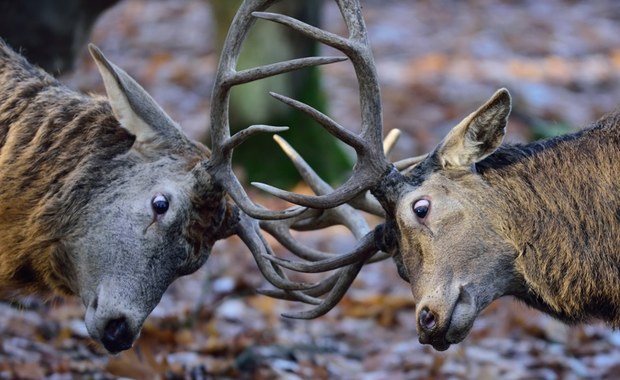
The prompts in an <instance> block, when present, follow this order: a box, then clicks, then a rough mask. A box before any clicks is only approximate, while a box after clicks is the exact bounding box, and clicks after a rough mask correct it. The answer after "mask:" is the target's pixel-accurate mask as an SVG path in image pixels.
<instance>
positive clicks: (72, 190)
mask: <svg viewBox="0 0 620 380" xmlns="http://www.w3.org/2000/svg"><path fill="white" fill-rule="evenodd" d="M133 140H134V137H133V136H132V135H130V134H129V133H128V132H127V131H125V130H124V129H123V128H120V127H119V125H118V122H117V121H116V119H115V118H114V116H113V115H112V112H111V109H110V106H109V104H108V103H107V101H106V100H105V99H93V98H89V97H85V96H82V95H80V94H77V93H75V92H72V91H71V90H69V89H67V88H65V87H63V86H62V85H61V84H60V83H58V82H57V81H56V80H55V79H54V78H52V77H51V76H49V75H47V74H46V73H44V72H43V71H41V70H39V69H36V68H33V67H32V66H30V65H29V64H28V63H27V62H26V61H25V60H24V59H23V58H22V57H21V56H19V55H17V54H15V53H14V52H13V51H12V50H11V49H10V48H8V47H6V45H4V44H3V43H1V42H0V184H1V186H0V204H1V205H2V211H1V212H0V231H2V233H1V234H0V296H3V297H10V296H12V295H13V294H16V293H33V292H36V293H44V294H45V293H49V292H56V293H61V294H63V293H64V294H71V293H74V291H75V289H72V287H73V286H72V284H74V280H73V279H72V278H70V277H71V276H72V273H73V270H72V268H71V267H70V262H71V260H70V258H69V257H67V252H66V251H65V250H64V249H63V247H62V237H63V236H64V235H65V234H67V233H68V228H69V226H70V225H71V221H72V219H73V218H74V216H75V215H77V213H79V211H80V210H81V208H82V207H83V206H84V205H85V204H86V203H87V202H88V201H89V199H90V197H91V196H92V193H93V192H94V191H96V189H97V187H98V184H100V183H102V182H104V181H109V180H110V178H109V176H110V175H111V174H110V173H113V172H115V170H114V165H129V164H130V162H129V161H126V160H125V161H119V160H117V161H115V160H114V158H115V157H117V156H119V155H121V154H124V153H126V152H127V151H128V150H129V149H130V147H131V146H132V144H133ZM103 163H107V164H105V165H103ZM104 168H105V170H104Z"/></svg>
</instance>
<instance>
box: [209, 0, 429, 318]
mask: <svg viewBox="0 0 620 380" xmlns="http://www.w3.org/2000/svg"><path fill="white" fill-rule="evenodd" d="M273 2H274V0H246V1H245V2H244V3H243V4H242V5H241V7H240V8H239V11H238V12H237V14H236V16H235V18H234V20H233V22H232V25H231V28H230V31H229V34H228V36H227V38H226V42H225V43H224V48H223V55H222V57H221V60H220V63H219V66H218V71H217V74H216V79H215V86H214V91H213V96H212V113H211V123H212V129H213V130H212V144H213V157H212V158H211V165H213V167H214V170H212V172H213V173H214V175H215V176H216V177H217V179H219V181H220V183H222V184H223V185H224V186H225V188H226V189H227V191H228V193H229V194H230V196H231V198H232V199H233V200H234V202H235V204H236V205H237V206H238V207H239V208H240V209H241V210H242V211H243V212H244V213H245V214H240V216H239V222H238V223H237V224H236V231H235V233H237V234H238V235H239V236H240V237H241V238H242V240H243V241H244V242H245V244H246V245H247V246H248V247H249V248H250V250H251V251H252V254H253V255H254V257H255V259H256V261H257V263H258V266H259V268H260V270H261V272H262V273H263V275H264V276H265V277H266V278H267V280H268V281H269V282H271V283H272V284H273V285H274V286H276V287H277V288H279V289H278V290H262V291H261V292H262V293H264V294H267V295H270V296H274V297H278V298H284V299H291V300H297V301H301V302H305V303H309V304H312V305H315V308H314V309H311V310H309V311H304V312H300V313H292V314H287V316H289V317H295V318H314V317H317V316H320V315H322V314H324V313H326V312H328V311H329V310H330V309H332V308H333V307H334V306H335V305H336V304H337V303H338V301H339V300H340V299H341V298H342V296H343V295H344V293H345V292H346V290H347V289H348V288H349V286H350V285H351V283H352V282H353V280H354V279H355V277H356V276H357V274H358V273H359V271H360V270H361V268H362V266H363V265H364V264H365V263H367V262H372V261H378V260H382V259H385V258H387V257H389V255H387V254H385V253H382V252H379V248H378V247H379V245H378V244H377V233H376V231H377V228H378V229H381V227H375V229H371V228H370V227H369V225H368V223H367V222H366V220H365V219H364V217H363V215H362V214H361V212H360V211H359V210H363V211H366V212H369V213H371V214H375V215H379V216H384V210H383V208H382V207H381V205H380V204H379V202H378V201H377V200H376V199H374V198H373V197H372V196H371V195H370V194H369V190H372V189H373V188H376V187H377V186H378V185H379V183H380V181H382V179H383V178H385V177H386V176H387V175H388V174H389V173H392V172H395V171H396V170H397V169H398V170H401V169H406V168H408V167H410V166H411V165H412V164H414V163H415V162H417V161H419V159H418V158H413V159H409V160H403V161H401V162H398V163H396V164H392V163H391V162H390V161H389V160H388V159H387V158H386V153H385V152H384V149H385V150H389V149H390V147H391V146H393V144H394V142H395V140H396V139H397V133H396V134H391V135H389V136H388V138H386V141H385V142H384V141H383V139H382V133H383V121H382V111H381V96H380V91H379V83H378V79H377V74H376V69H375V65H374V59H373V56H372V52H371V49H370V45H369V43H368V37H367V32H366V27H365V25H364V21H363V18H362V15H361V7H360V4H359V0H336V2H337V4H338V7H339V8H340V12H341V14H342V16H343V18H344V20H345V24H346V26H347V28H348V31H349V36H348V37H347V38H345V37H341V36H339V35H336V34H333V33H329V32H326V31H324V30H321V29H319V28H316V27H314V26H311V25H308V24H305V23H303V22H301V21H299V20H296V19H294V18H291V17H288V16H284V15H280V14H274V13H266V12H262V11H263V10H264V9H266V8H267V7H268V6H269V5H271V4H272V3H273ZM256 18H260V19H265V20H270V21H273V22H277V23H280V24H283V25H286V26H288V27H290V28H291V29H293V30H295V31H296V32H299V33H301V34H303V35H305V36H307V37H309V38H313V39H315V40H317V41H319V42H322V43H324V44H326V45H328V46H331V47H333V48H335V49H337V50H340V51H341V52H343V53H344V54H345V55H346V57H347V58H348V59H349V60H350V61H351V62H352V64H353V67H354V68H355V73H356V76H357V78H358V83H359V93H360V108H361V132H360V133H359V134H356V133H353V132H351V131H349V130H348V129H346V128H344V127H343V126H341V125H339V124H338V123H337V122H336V121H334V120H333V119H331V118H330V117H329V116H327V115H325V114H323V113H322V112H320V111H318V110H316V109H314V108H312V107H311V106H308V105H306V104H304V103H301V102H299V101H297V100H294V99H291V98H289V97H286V96H283V95H279V94H275V93H271V95H272V96H273V97H274V98H276V99H277V100H279V101H281V102H283V103H285V104H287V105H289V106H291V107H293V108H295V109H297V110H299V111H301V112H303V113H305V114H307V115H308V116H310V117H311V118H312V119H314V120H315V121H316V122H318V123H319V124H320V125H321V126H322V127H323V128H325V129H326V130H327V131H328V132H329V133H331V134H332V135H334V136H335V137H336V138H338V139H339V140H341V141H342V142H344V143H345V144H347V145H349V146H351V147H352V148H353V149H354V150H355V152H356V154H357V163H356V165H355V167H354V168H353V173H352V175H351V177H350V178H349V179H348V180H347V181H346V182H345V183H344V184H343V185H342V186H340V187H339V188H337V189H336V190H334V189H332V188H331V187H330V186H329V185H328V184H327V183H325V182H324V181H323V180H322V179H321V178H320V177H319V176H318V175H317V174H316V173H315V172H314V171H313V170H312V169H311V168H310V167H309V166H308V164H307V163H306V162H305V161H304V160H303V159H302V158H301V157H300V156H299V155H298V154H297V153H296V152H295V151H294V150H293V149H292V147H290V146H289V145H288V144H287V143H286V142H284V140H282V139H280V138H278V137H276V141H277V142H278V143H279V144H280V146H281V147H282V148H283V149H284V151H285V153H286V154H287V155H288V156H289V157H290V158H291V159H292V161H293V163H294V165H295V166H296V167H297V169H298V171H299V172H300V174H301V175H302V177H303V178H304V180H305V181H306V182H307V183H308V184H309V185H310V187H311V188H312V190H313V191H314V193H315V194H316V195H315V196H306V195H300V194H296V193H291V192H287V191H283V190H280V189H277V188H274V187H271V186H269V185H265V184H259V183H256V184H255V185H256V186H257V187H258V188H260V189H263V190H265V191H266V192H268V193H271V194H273V195H275V196H277V197H280V198H282V199H284V200H287V201H290V202H292V203H294V204H296V205H298V206H296V207H293V208H290V209H287V210H284V211H271V210H267V209H265V208H263V207H261V206H259V205H256V204H255V203H254V202H252V201H251V200H250V199H249V197H248V196H247V194H246V193H245V191H244V190H243V188H242V186H241V185H240V183H239V181H238V180H237V178H236V177H235V175H234V174H233V172H232V164H231V157H232V151H233V149H234V148H235V147H236V146H237V145H239V144H240V143H241V142H243V141H244V140H245V139H247V138H248V137H250V136H251V135H253V134H255V133H260V132H267V133H273V132H279V131H282V130H284V129H285V128H283V127H273V126H265V125H256V126H251V127H249V128H247V129H245V130H243V131H241V132H238V133H237V134H235V135H234V136H232V137H231V136H230V128H229V120H228V108H229V94H230V89H231V88H232V87H233V86H236V85H239V84H243V83H247V82H251V81H254V80H258V79H262V78H266V77H269V76H272V75H277V74H281V73H285V72H288V71H291V70H296V69H300V68H305V67H310V66H316V65H323V64H328V63H334V62H339V61H342V60H345V59H346V58H343V57H307V58H301V59H294V60H289V61H285V62H280V63H274V64H271V65H266V66H262V67H257V68H252V69H248V70H244V71H236V70H235V66H236V62H237V59H238V56H239V52H240V50H241V46H242V43H243V40H244V39H245V36H246V34H247V33H248V30H249V28H250V27H251V25H252V24H253V23H254V22H255V19H256ZM395 167H396V168H397V169H395ZM248 216H249V217H248ZM250 217H251V218H250ZM252 218H256V219H260V222H258V221H256V220H254V219H252ZM333 225H344V226H345V227H346V228H347V229H349V230H350V231H351V232H352V234H353V235H354V237H355V238H356V239H358V244H357V246H356V247H355V248H354V249H352V250H351V251H350V252H348V253H344V254H339V255H334V254H333V253H327V252H321V251H319V250H316V249H313V248H310V247H307V246H304V245H303V244H301V243H299V242H298V241H296V240H295V238H294V237H293V236H292V234H291V230H298V231H303V230H316V229H322V228H326V227H329V226H333ZM259 228H262V229H263V230H265V231H267V232H268V233H270V234H271V235H272V236H274V237H275V238H276V240H278V241H279V242H280V243H281V244H282V245H283V246H284V247H286V248H288V249H289V250H290V251H291V252H292V253H293V254H295V255H296V256H298V257H300V258H301V259H303V260H306V261H309V263H294V262H290V261H286V260H282V259H279V258H277V257H275V256H274V255H273V252H272V250H271V248H270V247H269V245H268V244H267V243H266V241H265V239H264V238H263V236H262V235H261V233H260V231H259ZM280 266H281V267H285V268H289V269H292V270H297V271H302V272H323V271H328V270H333V269H338V271H337V272H336V273H335V274H333V275H331V276H330V277H328V278H326V279H325V280H323V281H321V282H319V283H318V284H300V283H294V282H291V281H289V280H288V279H287V278H286V277H285V275H284V273H283V272H282V270H281V269H280ZM323 296H325V297H324V298H320V297H323Z"/></svg>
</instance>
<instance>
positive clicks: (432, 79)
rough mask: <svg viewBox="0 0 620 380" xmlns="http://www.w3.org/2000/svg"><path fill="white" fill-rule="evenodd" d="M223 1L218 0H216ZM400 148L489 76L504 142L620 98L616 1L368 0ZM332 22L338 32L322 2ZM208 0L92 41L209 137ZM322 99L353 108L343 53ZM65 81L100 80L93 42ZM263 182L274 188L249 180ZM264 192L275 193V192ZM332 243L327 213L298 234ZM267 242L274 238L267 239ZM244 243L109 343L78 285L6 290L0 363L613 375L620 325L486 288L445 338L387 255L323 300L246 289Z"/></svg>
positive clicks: (228, 247) (454, 113)
mask: <svg viewBox="0 0 620 380" xmlns="http://www.w3.org/2000/svg"><path fill="white" fill-rule="evenodd" d="M215 1H217V0H215ZM363 4H364V16H365V18H366V20H367V23H368V27H369V35H370V39H371V43H372V45H373V48H374V52H375V56H376V62H377V67H378V72H379V76H380V78H381V86H382V92H383V99H384V118H385V127H386V130H387V129H391V128H400V129H402V130H403V132H404V134H403V138H402V139H401V141H400V142H399V145H398V146H397V148H396V150H395V152H394V157H395V158H402V157H405V156H410V155H416V154H419V153H423V152H425V151H428V150H429V149H432V147H433V145H434V144H436V143H437V142H438V141H439V139H440V138H441V137H442V136H443V135H444V134H445V133H446V131H447V130H449V128H450V127H451V126H453V125H454V124H455V123H456V122H457V121H458V120H459V119H460V118H462V117H464V116H466V115H467V114H468V113H469V112H471V111H473V110H474V109H475V108H476V107H477V106H478V105H479V104H481V103H482V102H484V101H485V100H486V99H487V98H488V97H489V96H490V95H491V94H492V93H493V92H494V91H495V89H497V88H500V87H507V88H508V89H509V90H510V92H511V94H512V95H513V99H514V103H515V106H514V112H513V117H512V118H511V121H510V124H509V127H508V129H509V136H508V139H509V140H510V141H525V140H529V139H532V138H538V137H544V136H549V135H553V134H556V133H560V132H564V131H566V130H572V129H577V128H579V127H581V126H585V125H587V124H588V123H590V122H592V121H594V120H596V119H597V118H599V117H600V116H602V115H603V114H604V113H606V112H611V111H613V110H614V109H615V108H616V107H617V105H618V104H620V39H619V38H618V36H619V35H620V22H619V21H620V3H619V2H616V1H613V0H608V1H598V2H576V1H571V0H549V1H545V2H541V1H535V0H530V1H484V0H472V1H467V2H464V1H457V0H441V1H416V2H411V1H404V0H402V1H396V0H391V1H378V0H368V1H363ZM324 12H325V20H324V22H325V26H326V28H327V29H329V30H332V31H335V32H339V33H343V27H342V23H341V22H340V21H339V18H338V12H337V9H336V7H335V6H334V5H333V4H332V3H331V1H326V2H325V7H324ZM211 27H212V15H211V12H210V9H209V4H208V2H206V1H199V0H174V1H172V0H165V1H163V0H162V1H150V2H149V1H146V0H124V1H122V2H121V4H120V5H118V6H117V7H115V8H113V9H111V10H110V11H109V12H107V13H106V14H105V15H104V16H103V17H102V18H101V19H100V20H99V22H98V23H97V25H96V27H95V30H94V32H93V36H92V40H93V42H95V43H96V44H97V45H99V46H100V48H101V49H102V50H103V51H104V52H105V53H106V55H107V56H108V58H110V59H111V60H112V61H114V62H115V63H116V64H117V65H119V66H121V67H123V68H124V69H125V70H126V71H128V72H129V73H130V74H132V75H133V76H134V77H135V78H136V79H137V80H138V81H139V82H140V83H142V84H143V85H144V87H145V88H147V90H148V91H150V92H151V93H152V94H153V96H154V97H155V99H157V100H158V101H159V102H160V103H161V104H162V106H163V108H165V109H166V110H167V111H168V112H169V113H170V114H171V116H172V117H173V118H174V119H175V120H177V121H178V122H179V123H180V124H181V126H182V127H183V128H184V129H185V130H186V131H187V133H189V134H190V135H191V136H193V137H194V138H197V139H204V138H205V136H206V135H207V128H208V111H209V94H210V91H211V86H212V80H213V73H214V70H215V64H216V62H217V54H216V52H215V51H214V46H215V42H214V41H213V38H212V35H213V32H212V28H211ZM324 73H325V84H324V86H325V89H326V91H327V93H328V94H329V96H330V99H331V100H330V105H331V110H330V114H331V115H332V116H333V117H334V118H335V119H337V120H339V121H340V122H341V123H342V124H344V125H347V126H349V127H351V128H352V129H355V126H356V125H358V117H357V112H358V111H357V110H358V106H357V101H358V100H357V97H356V96H357V90H356V83H355V78H354V76H353V75H352V70H351V69H350V68H349V67H348V66H347V65H346V64H338V65H333V66H330V67H326V68H325V70H324ZM62 80H63V81H65V82H66V83H68V84H69V85H70V86H72V87H74V88H76V89H80V90H83V91H87V92H101V91H102V85H101V80H100V79H99V77H98V75H97V73H96V69H95V67H94V64H93V63H92V62H91V61H90V59H89V57H87V55H86V54H84V55H83V57H82V58H81V60H80V65H79V67H78V69H77V70H76V72H75V73H73V74H71V75H70V76H67V77H64V78H62ZM257 197H259V198H257V199H260V200H261V201H264V202H271V201H268V200H267V199H264V198H261V197H260V196H258V195H257ZM271 204H272V203H271ZM300 238H301V239H304V241H306V242H307V243H309V244H313V245H316V246H320V247H321V248H323V249H332V250H334V251H342V250H346V249H347V248H349V247H351V245H352V244H353V242H352V239H351V238H350V237H348V236H347V235H346V234H345V233H344V232H343V231H342V230H339V229H330V230H328V231H321V232H316V233H311V234H304V235H303V236H300ZM274 245H275V243H274ZM276 251H277V253H278V254H282V255H284V254H285V252H284V251H283V250H282V249H280V248H277V250H276ZM264 286H266V285H265V281H264V280H263V279H262V278H261V276H260V275H259V273H258V271H257V269H256V265H255V264H254V262H253V259H252V257H251V255H250V253H249V252H248V250H247V249H246V248H244V246H243V245H242V244H241V243H240V242H239V241H238V240H237V239H235V238H232V239H228V240H226V241H222V242H219V243H218V244H217V245H216V246H215V248H214V250H213V254H212V257H211V258H210V259H209V261H208V262H207V264H206V265H205V266H204V268H202V269H201V270H200V271H198V272H197V273H195V274H193V275H191V276H187V277H185V278H182V279H180V280H178V281H177V282H175V283H174V284H173V286H171V288H170V289H169V291H168V292H167V293H166V295H165V296H164V299H163V300H162V302H161V304H160V305H159V306H158V307H157V308H156V309H155V311H154V312H153V314H152V315H151V317H150V318H149V319H148V320H147V322H146V324H145V327H144V330H143V333H142V336H141V338H140V339H139V341H138V342H137V344H136V347H135V348H134V349H132V350H130V351H127V352H125V353H122V354H120V355H117V356H108V355H106V354H105V353H104V352H103V350H102V348H101V347H99V346H97V345H95V344H94V343H92V341H91V340H90V339H89V337H88V336H87V333H86V331H85V327H84V324H83V313H84V309H83V307H82V306H81V305H80V303H79V301H78V300H76V299H64V300H54V301H53V302H49V303H41V302H40V301H39V300H36V299H32V300H24V301H23V302H21V303H20V304H19V305H16V304H8V303H0V378H7V379H9V378H23V379H38V378H50V379H70V378H93V379H107V378H117V377H128V378H144V379H151V378H196V379H210V378H218V379H220V378H250V379H274V378H278V379H366V380H375V379H377V380H379V379H394V380H397V379H444V378H445V379H498V378H502V379H534V378H535V379H581V378H588V379H598V378H617V377H619V376H620V332H617V331H614V330H613V329H611V328H609V327H606V326H604V325H603V324H599V323H594V324H592V325H588V326H575V327H567V326H565V325H563V324H560V323H559V322H556V321H554V320H552V319H550V318H548V317H546V316H544V315H542V314H540V313H538V312H535V311H532V310H530V309H528V308H526V307H525V306H523V305H520V304H518V303H517V302H516V301H514V300H511V299H502V300H499V301H496V302H494V303H493V304H492V305H491V306H490V307H489V308H488V309H487V310H486V311H485V312H484V313H483V314H482V316H481V317H480V318H479V319H478V320H477V322H476V324H475V326H474V328H473V331H472V332H471V334H470V335H469V337H468V338H467V339H466V340H465V341H464V342H463V343H461V344H459V345H456V346H453V347H452V348H450V349H449V350H448V351H446V352H443V353H438V352H435V351H433V350H432V348H429V347H426V346H422V345H420V344H419V343H418V342H417V335H416V331H415V323H414V302H413V299H412V297H411V294H410V292H409V290H408V287H407V284H406V283H404V282H403V281H402V280H400V278H399V277H398V275H397V273H396V269H395V266H394V264H393V263H391V262H382V263H379V264H374V265H371V266H368V267H366V268H365V269H364V270H363V271H362V273H361V274H360V276H359V278H358V280H356V282H355V283H354V285H353V288H352V289H351V290H350V292H349V293H348V295H347V296H346V297H345V299H344V300H343V301H342V302H341V303H340V304H339V306H337V307H336V308H335V309H334V310H332V311H331V312H330V313H328V314H327V315H326V316H324V317H322V318H319V319H316V320H312V321H298V320H290V319H285V318H282V317H280V313H282V312H284V311H287V310H291V309H297V308H299V307H303V306H299V305H294V304H291V303H288V302H283V301H274V300H272V299H269V298H267V297H264V296H260V295H256V293H255V289H257V288H259V287H264Z"/></svg>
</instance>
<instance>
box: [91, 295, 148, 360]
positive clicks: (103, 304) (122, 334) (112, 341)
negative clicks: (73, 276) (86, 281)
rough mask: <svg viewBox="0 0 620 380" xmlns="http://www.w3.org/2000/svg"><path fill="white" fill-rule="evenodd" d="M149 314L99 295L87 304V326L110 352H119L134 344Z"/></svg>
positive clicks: (93, 336) (94, 337)
mask: <svg viewBox="0 0 620 380" xmlns="http://www.w3.org/2000/svg"><path fill="white" fill-rule="evenodd" d="M147 314H148V313H144V312H140V310H137V309H135V308H133V307H130V306H128V305H122V304H120V303H119V302H118V300H117V299H114V298H113V299H106V297H101V296H99V297H96V298H95V299H94V300H93V301H92V302H91V303H90V304H89V305H88V306H87V309H86V318H85V322H86V328H87V330H88V333H89V334H90V336H91V337H92V338H93V339H95V340H96V341H98V342H100V343H101V344H102V345H103V347H105V349H106V350H107V351H108V352H109V353H111V354H117V353H119V352H121V351H125V350H128V349H130V348H131V347H132V346H133V343H134V341H135V340H136V339H137V338H138V336H139V334H140V329H141V327H142V323H143V322H144V319H145V318H146V316H147Z"/></svg>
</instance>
